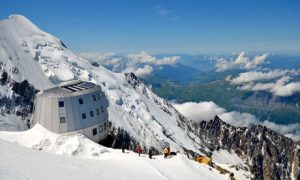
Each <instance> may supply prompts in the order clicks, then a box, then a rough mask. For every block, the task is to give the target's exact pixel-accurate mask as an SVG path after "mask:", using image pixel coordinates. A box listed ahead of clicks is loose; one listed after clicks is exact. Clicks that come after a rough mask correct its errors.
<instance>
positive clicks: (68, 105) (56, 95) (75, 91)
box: [33, 80, 109, 142]
mask: <svg viewBox="0 0 300 180" xmlns="http://www.w3.org/2000/svg"><path fill="white" fill-rule="evenodd" d="M107 108H108V100H107V98H106V96H105V95H104V93H103V92H102V90H101V87H100V86H98V85H96V84H93V83H91V82H83V81H79V80H74V81H69V82H66V83H63V84H60V85H58V86H56V87H54V88H50V89H46V90H43V91H41V92H39V93H37V95H36V98H35V106H34V115H33V124H36V123H39V124H41V125H42V126H44V127H45V128H47V129H48V130H50V131H52V132H56V133H60V134H72V133H82V134H84V135H85V136H86V137H88V138H89V139H91V140H93V141H95V142H99V141H101V140H103V139H104V138H105V137H106V136H107V134H108V130H109V123H108V112H107Z"/></svg>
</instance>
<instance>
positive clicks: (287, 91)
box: [238, 76, 300, 96]
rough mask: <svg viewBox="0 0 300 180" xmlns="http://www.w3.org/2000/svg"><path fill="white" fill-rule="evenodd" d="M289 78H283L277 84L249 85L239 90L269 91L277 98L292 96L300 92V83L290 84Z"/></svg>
mask: <svg viewBox="0 0 300 180" xmlns="http://www.w3.org/2000/svg"><path fill="white" fill-rule="evenodd" d="M290 79H291V78H290V77H289V76H283V77H281V78H280V79H278V80H277V81H276V82H270V83H248V84H244V85H242V86H240V87H238V89H241V90H251V91H269V92H271V93H273V94H274V95H276V96H290V95H292V94H294V93H295V92H298V91H300V82H290Z"/></svg>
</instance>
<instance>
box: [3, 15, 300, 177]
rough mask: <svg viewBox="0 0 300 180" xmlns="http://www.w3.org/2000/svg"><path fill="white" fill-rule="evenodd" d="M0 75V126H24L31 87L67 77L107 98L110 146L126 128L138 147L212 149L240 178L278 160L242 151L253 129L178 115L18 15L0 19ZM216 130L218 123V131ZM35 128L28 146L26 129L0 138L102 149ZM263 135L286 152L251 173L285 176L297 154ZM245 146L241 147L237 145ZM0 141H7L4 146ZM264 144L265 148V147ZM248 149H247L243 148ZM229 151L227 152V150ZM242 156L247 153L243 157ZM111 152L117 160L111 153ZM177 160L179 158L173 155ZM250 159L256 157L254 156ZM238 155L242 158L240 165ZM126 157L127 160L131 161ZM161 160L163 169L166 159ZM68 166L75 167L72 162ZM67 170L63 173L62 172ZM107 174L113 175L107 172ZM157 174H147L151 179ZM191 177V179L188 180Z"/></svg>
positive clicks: (129, 76) (134, 81) (130, 79)
mask: <svg viewBox="0 0 300 180" xmlns="http://www.w3.org/2000/svg"><path fill="white" fill-rule="evenodd" d="M0 75H1V77H0V129H1V130H24V129H26V126H25V125H24V123H21V122H22V121H21V119H23V120H24V121H23V122H25V123H26V124H30V120H31V113H32V111H33V97H34V95H35V93H36V92H37V91H38V90H43V89H46V88H49V87H52V86H54V85H56V84H58V83H60V82H64V81H67V80H71V79H80V80H84V81H90V82H93V83H96V84H98V85H100V86H101V88H102V90H103V91H104V93H105V95H106V96H107V98H108V100H109V108H108V113H109V121H110V122H111V123H112V128H111V130H112V131H113V134H114V135H115V139H116V140H115V142H116V143H114V146H115V147H118V145H117V141H118V138H119V136H120V134H123V133H122V132H123V131H126V135H127V136H128V138H129V139H130V142H129V143H130V144H129V145H128V146H134V145H136V144H139V145H141V146H142V147H143V149H145V150H148V149H149V148H153V149H154V150H156V152H160V151H161V149H162V146H163V143H164V142H168V143H169V144H170V146H171V151H180V152H182V153H186V154H188V156H189V157H191V156H193V155H196V154H205V155H207V156H209V155H211V154H213V157H216V159H217V160H218V161H219V162H218V164H223V163H224V162H230V163H235V162H237V163H238V164H242V165H241V166H242V169H244V170H245V171H247V173H244V174H247V175H245V176H243V175H242V177H243V178H249V177H251V173H252V174H253V172H255V171H256V170H257V169H255V168H259V167H262V163H264V162H269V161H270V160H271V158H274V159H276V158H275V157H278V154H279V152H278V153H275V155H273V154H272V156H271V155H270V156H261V154H259V153H254V154H253V153H252V150H251V149H247V148H248V145H249V147H252V146H251V145H252V144H253V142H256V140H257V137H256V133H247V132H248V131H249V129H247V128H241V129H238V131H237V130H235V127H233V126H230V125H228V124H225V125H223V122H222V121H221V120H218V119H217V120H216V119H215V120H214V121H211V122H209V123H206V122H201V123H196V122H194V121H191V120H189V119H187V118H185V117H184V116H183V115H181V114H180V113H179V112H178V111H177V110H176V109H175V108H174V107H173V106H172V105H171V104H170V103H168V102H167V101H166V100H164V99H162V98H160V97H158V96H157V95H156V94H154V93H153V92H152V91H151V90H150V89H149V88H148V87H146V86H145V85H144V84H143V83H142V82H141V81H140V80H138V78H137V77H136V76H135V75H134V74H133V73H126V74H121V73H114V72H111V71H110V70H107V69H106V68H104V67H102V66H98V65H97V66H93V65H92V64H91V63H90V62H89V61H87V60H85V59H84V58H81V57H79V56H77V55H75V54H74V53H72V52H71V51H70V50H68V49H67V47H66V46H65V45H64V43H63V42H62V41H61V40H59V39H58V38H56V37H54V36H52V35H50V34H48V33H46V32H43V31H42V30H40V29H39V28H38V27H36V26H35V25H34V24H33V23H32V22H30V21H29V20H28V19H26V18H25V17H24V16H20V15H12V16H10V17H9V18H7V19H4V20H1V21H0ZM221 127H226V128H225V131H224V132H223V131H222V128H221ZM34 128H35V129H31V130H30V131H31V132H35V130H36V131H37V132H40V131H39V129H38V128H36V127H34ZM32 130H33V131H32ZM41 131H42V132H43V133H42V134H43V135H45V134H46V135H45V136H47V138H45V139H43V138H42V139H39V140H38V141H36V143H34V144H29V145H28V144H27V142H24V141H23V140H26V136H27V137H28V138H29V139H30V138H32V136H31V135H32V134H30V133H26V132H25V133H23V134H22V133H21V135H23V136H24V138H25V139H22V138H21V140H20V136H19V135H14V134H10V135H7V134H6V133H0V137H1V139H4V140H7V139H11V140H13V139H15V141H16V142H19V143H20V144H22V145H24V146H26V145H28V147H31V148H32V147H33V146H34V147H38V146H40V147H43V148H44V149H45V150H46V151H48V152H52V153H57V154H64V152H66V153H67V154H68V153H69V152H71V154H72V152H73V151H72V147H73V145H74V143H71V144H68V142H72V141H73V140H74V141H75V144H77V145H78V146H80V147H81V148H84V147H82V144H81V143H83V142H84V143H83V144H85V145H86V144H89V145H88V150H87V151H84V152H83V153H86V152H88V154H89V156H90V155H91V154H93V152H94V151H95V150H96V151H97V153H98V154H101V153H99V152H102V150H104V151H106V150H107V149H105V148H104V147H102V146H101V147H99V146H96V145H95V144H90V143H85V142H86V139H82V137H71V138H70V139H69V138H62V137H60V136H58V135H49V134H48V135H47V132H44V131H43V130H41ZM235 132H238V133H235ZM268 132H269V131H268ZM270 133H274V134H275V135H274V136H270V137H269V136H268V138H271V139H272V138H273V139H272V140H270V141H271V142H276V145H274V146H271V147H272V150H274V151H279V150H283V151H289V153H285V154H281V156H280V158H281V160H282V159H284V161H282V162H283V163H281V164H280V162H279V163H277V159H276V160H272V165H274V167H272V171H268V172H265V171H264V169H261V168H260V169H259V170H261V171H260V172H261V173H263V175H258V176H256V177H259V178H260V177H265V175H270V172H272V173H273V172H274V173H275V174H271V175H270V176H272V175H274V177H285V178H286V177H291V172H296V171H297V170H299V167H300V165H297V164H295V163H293V162H295V160H296V159H299V158H300V153H299V151H298V150H295V149H292V148H294V147H295V146H296V143H295V142H293V141H292V140H290V139H288V138H286V137H284V136H279V137H280V138H279V140H278V136H277V134H276V133H275V132H270ZM37 134H39V133H37ZM231 134H233V135H234V137H231V136H229V135H231ZM243 134H245V135H247V137H246V138H245V137H244V136H243ZM43 135H42V136H43ZM238 136H241V138H242V139H243V140H244V141H245V143H244V144H241V143H240V141H238V138H236V137H238ZM263 137H264V136H263ZM274 139H277V141H274ZM26 141H27V140H26ZM237 141H238V142H237ZM266 141H267V140H266ZM287 141H288V142H289V144H290V145H291V147H292V148H288V147H285V146H282V147H280V148H278V146H277V144H283V142H287ZM57 142H58V146H48V145H49V144H50V145H51V144H53V143H54V144H55V143H57ZM268 142H269V141H268ZM59 143H60V144H59ZM245 144H246V145H247V146H245ZM36 145H38V146H36ZM56 145H57V144H56ZM90 145H91V146H90ZM1 146H7V148H3V147H1ZM265 146H266V145H265V144H264V142H263V144H262V145H261V146H259V147H255V149H254V150H255V152H259V151H260V150H262V148H261V147H265ZM64 147H65V148H67V151H65V150H66V149H64ZM91 147H94V149H93V152H92V151H90V150H91ZM19 148H20V147H13V145H11V144H9V143H7V142H2V141H1V142H0V149H1V152H5V153H6V154H9V153H8V152H9V151H10V150H11V151H14V152H16V153H19V152H21V151H23V150H21V149H19ZM68 148H71V151H69V150H70V149H68ZM220 148H222V149H226V150H228V151H229V152H230V153H229V152H228V153H224V152H223V151H220V152H218V151H216V150H219V149H220ZM264 149H267V150H268V146H266V147H265V148H264ZM77 150H78V149H77V148H76V147H75V151H76V153H78V152H77ZM81 150H82V149H81ZM254 150H253V151H254ZM25 151H26V152H25V153H24V155H26V156H27V155H28V156H29V157H31V158H34V156H33V154H34V153H33V152H32V151H30V150H25ZM110 151H111V150H110ZM248 151H250V153H249V152H248ZM76 153H75V154H76ZM80 153H82V152H81V151H80V152H79V154H80ZM231 153H232V155H229V154H231ZM264 153H265V152H264ZM248 154H250V155H251V156H250V155H249V156H247V155H248ZM223 155H224V159H222V158H220V156H223ZM238 155H240V156H242V157H244V158H243V159H239V160H236V159H238ZM258 155H259V157H258ZM130 156H131V155H130ZM245 156H246V157H245ZM117 157H119V155H118V156H117ZM1 158H2V159H0V160H1V161H8V160H10V159H9V158H12V156H9V155H8V156H7V157H1ZM48 158H50V159H52V160H55V161H58V162H61V161H60V160H57V159H56V157H45V156H44V155H41V157H40V158H38V159H37V161H39V162H41V161H42V160H43V159H44V160H47V159H48ZM178 158H181V156H178ZM178 158H177V159H178ZM231 158H233V159H235V160H236V161H235V160H234V161H230V160H229V159H231ZM257 158H261V159H259V160H257ZM226 159H227V160H226ZM244 159H246V160H247V161H248V162H243V160H244ZM186 160H187V159H186V158H185V159H184V160H183V161H186ZM67 161H68V163H69V164H72V163H74V162H73V160H67ZM112 162H113V163H112V164H117V162H118V159H115V160H114V161H112ZM132 162H133V163H134V162H135V160H133V161H132ZM174 162H180V163H182V161H181V160H179V161H176V159H174ZM253 162H255V166H258V167H252V168H247V167H245V166H249V167H251V165H253V164H251V163H253ZM122 163H123V165H121V166H117V167H120V168H122V167H123V168H124V167H126V163H125V162H123V161H122ZM124 163H125V165H124ZM147 163H148V162H147ZM155 163H158V164H151V165H150V167H153V166H156V167H158V166H159V164H160V163H164V162H162V161H157V162H155ZM193 163H194V162H193ZM292 163H293V165H292ZM75 164H77V163H75ZM96 164H98V163H96ZM183 164H185V165H187V166H194V165H195V164H190V163H183ZM277 164H278V165H280V166H281V165H285V166H286V167H287V168H288V170H285V169H284V168H278V167H276V165H277ZM94 165H95V164H94ZM142 165H143V164H142ZM165 165H166V166H168V165H169V164H165ZM197 165H198V164H197ZM12 166H13V165H12ZM70 166H71V165H70ZM182 166H183V165H182ZM76 167H80V166H79V165H78V166H76ZM100 167H102V166H100ZM144 167H148V168H149V166H148V165H145V166H144ZM232 167H234V166H232ZM232 167H231V168H232ZM0 168H1V169H2V166H0ZM4 168H6V167H4ZM34 168H35V167H34ZM162 168H165V166H164V165H163V167H162ZM228 168H230V167H228ZM292 168H293V170H292ZM178 169H181V167H179V168H174V171H177V170H178ZM249 169H250V170H249ZM106 170H107V171H111V170H112V169H109V168H108V169H106ZM131 170H133V169H130V171H131ZM273 170H274V171H273ZM41 171H44V169H41ZM67 171H68V172H69V171H70V170H67ZM154 171H155V170H154ZM200 171H201V170H200ZM200 171H199V172H200ZM56 172H57V171H56ZM189 172H192V171H189ZM193 172H196V171H193ZM202 172H204V173H207V171H206V170H203V171H202ZM240 172H244V171H240ZM250 172H251V173H250ZM87 173H92V172H87ZM164 173H166V171H164V172H162V173H158V174H156V175H157V177H160V178H166V179H168V178H170V177H171V176H167V177H162V176H161V174H164ZM167 173H170V172H167ZM125 174H126V173H125V172H124V175H125ZM0 175H1V173H0ZM33 175H34V174H33ZM35 175H36V174H35ZM96 175H97V174H94V176H91V177H98V176H96ZM294 175H295V177H297V175H299V173H297V172H296V173H294ZM216 176H217V175H216ZM35 177H36V178H35V179H39V178H38V177H37V176H35ZM99 177H102V176H99ZM107 177H112V178H113V176H107ZM157 177H156V178H154V179H158V178H157ZM195 177H196V176H195ZM195 177H194V176H193V178H195ZM266 177H269V176H266ZM173 178H176V177H174V176H172V178H170V179H173ZM193 178H192V179H193ZM150 179H151V178H150ZM187 179H188V177H187ZM288 179H289V178H288Z"/></svg>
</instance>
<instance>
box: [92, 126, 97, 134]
mask: <svg viewBox="0 0 300 180" xmlns="http://www.w3.org/2000/svg"><path fill="white" fill-rule="evenodd" d="M96 135H97V128H94V129H93V136H96Z"/></svg>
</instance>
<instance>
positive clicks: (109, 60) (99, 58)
mask: <svg viewBox="0 0 300 180" xmlns="http://www.w3.org/2000/svg"><path fill="white" fill-rule="evenodd" d="M79 56H81V57H83V58H85V59H87V60H90V61H95V62H98V63H100V64H102V65H104V66H114V65H117V64H118V63H119V62H120V61H121V57H117V56H116V54H115V53H113V52H105V53H93V52H83V53H80V54H79Z"/></svg>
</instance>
